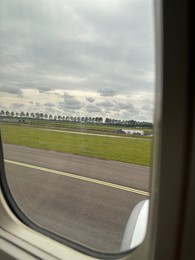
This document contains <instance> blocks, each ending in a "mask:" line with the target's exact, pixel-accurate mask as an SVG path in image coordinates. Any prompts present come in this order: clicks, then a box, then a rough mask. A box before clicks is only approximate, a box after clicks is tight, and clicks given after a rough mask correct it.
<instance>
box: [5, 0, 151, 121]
mask: <svg viewBox="0 0 195 260" xmlns="http://www.w3.org/2000/svg"><path fill="white" fill-rule="evenodd" d="M152 3H153V1H152V0H96V1H95V0H71V1H70V0H17V1H16V0H0V39H1V40H0V110H9V111H15V112H21V111H24V112H40V113H41V112H42V113H49V114H50V113H51V114H53V115H55V114H56V115H62V116H63V115H65V116H70V115H71V116H102V117H103V118H105V117H109V118H115V119H134V120H144V121H153V107H154V106H153V103H154V24H153V5H152Z"/></svg>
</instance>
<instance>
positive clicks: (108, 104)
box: [97, 100, 115, 107]
mask: <svg viewBox="0 0 195 260" xmlns="http://www.w3.org/2000/svg"><path fill="white" fill-rule="evenodd" d="M97 105H98V106H102V107H114V106H115V103H113V102H110V101H108V100H105V101H103V102H100V103H97Z"/></svg>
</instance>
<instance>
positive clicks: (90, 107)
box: [86, 104, 102, 113]
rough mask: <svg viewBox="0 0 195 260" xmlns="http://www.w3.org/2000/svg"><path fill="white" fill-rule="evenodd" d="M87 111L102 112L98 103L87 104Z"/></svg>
mask: <svg viewBox="0 0 195 260" xmlns="http://www.w3.org/2000/svg"><path fill="white" fill-rule="evenodd" d="M86 111H87V112H88V113H99V112H102V110H101V108H100V107H98V106H96V105H92V104H90V105H87V106H86Z"/></svg>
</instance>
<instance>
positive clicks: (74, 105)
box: [59, 93, 83, 110]
mask: <svg viewBox="0 0 195 260" xmlns="http://www.w3.org/2000/svg"><path fill="white" fill-rule="evenodd" d="M82 107H83V103H81V102H80V101H79V100H78V99H76V98H75V97H74V96H73V95H70V94H68V93H65V94H64V101H63V102H60V103H59V108H60V109H63V110H66V109H68V110H71V109H72V110H77V109H81V108H82Z"/></svg>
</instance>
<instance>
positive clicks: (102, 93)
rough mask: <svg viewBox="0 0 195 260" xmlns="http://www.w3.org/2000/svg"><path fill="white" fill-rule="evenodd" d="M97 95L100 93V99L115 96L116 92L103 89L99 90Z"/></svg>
mask: <svg viewBox="0 0 195 260" xmlns="http://www.w3.org/2000/svg"><path fill="white" fill-rule="evenodd" d="M98 93H100V96H102V97H113V96H115V95H116V93H117V91H116V90H114V89H110V88H105V89H99V90H98Z"/></svg>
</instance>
